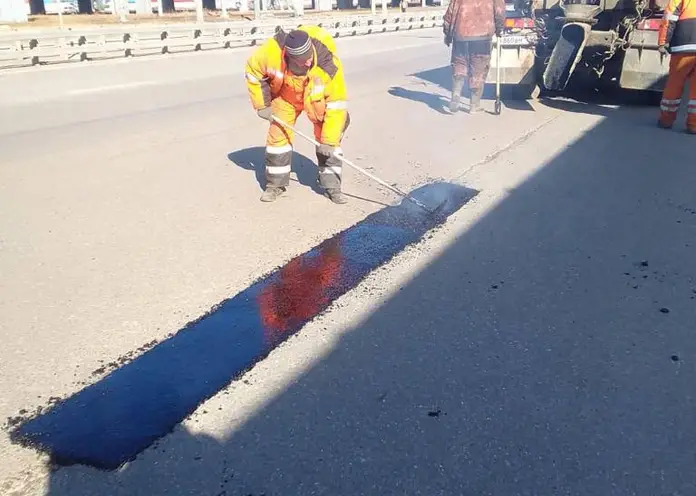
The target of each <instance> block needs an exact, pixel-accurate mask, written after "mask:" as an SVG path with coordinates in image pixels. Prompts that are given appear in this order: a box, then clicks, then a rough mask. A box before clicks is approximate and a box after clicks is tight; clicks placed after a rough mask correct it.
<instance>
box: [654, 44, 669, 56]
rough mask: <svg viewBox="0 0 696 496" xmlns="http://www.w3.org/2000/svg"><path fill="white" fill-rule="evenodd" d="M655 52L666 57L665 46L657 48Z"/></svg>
mask: <svg viewBox="0 0 696 496" xmlns="http://www.w3.org/2000/svg"><path fill="white" fill-rule="evenodd" d="M657 51H658V52H660V53H661V54H662V55H667V54H668V53H669V51H668V50H667V45H660V46H659V47H657Z"/></svg>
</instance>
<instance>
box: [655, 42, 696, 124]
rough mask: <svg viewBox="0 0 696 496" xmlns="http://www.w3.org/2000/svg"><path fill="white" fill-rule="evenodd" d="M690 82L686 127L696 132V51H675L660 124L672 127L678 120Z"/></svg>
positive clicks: (661, 106) (663, 96)
mask: <svg viewBox="0 0 696 496" xmlns="http://www.w3.org/2000/svg"><path fill="white" fill-rule="evenodd" d="M687 83H688V84H689V103H688V105H687V117H686V128H687V130H688V131H689V132H690V133H694V134H696V53H681V54H680V53H673V54H672V55H671V59H670V62H669V76H668V77H667V84H666V86H665V90H664V92H663V94H662V102H661V103H660V110H661V112H660V126H662V127H665V128H670V127H672V126H673V125H674V122H675V121H676V120H677V112H678V111H679V106H680V105H681V103H682V94H683V93H684V87H685V86H686V84H687Z"/></svg>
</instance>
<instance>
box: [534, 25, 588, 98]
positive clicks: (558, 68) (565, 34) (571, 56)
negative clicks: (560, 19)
mask: <svg viewBox="0 0 696 496" xmlns="http://www.w3.org/2000/svg"><path fill="white" fill-rule="evenodd" d="M591 29H592V27H591V26H590V25H589V24H587V23H585V22H569V23H567V24H565V25H564V26H563V28H561V35H560V38H559V39H558V42H557V43H556V45H555V46H554V47H553V51H552V52H551V56H550V57H549V62H548V64H547V66H546V68H545V69H544V76H543V81H544V86H545V87H546V88H547V89H549V90H555V91H560V90H563V89H565V87H566V85H567V84H568V81H569V80H570V77H571V76H572V75H573V71H575V66H576V65H577V64H578V62H579V61H580V59H581V57H582V52H583V50H584V49H585V43H587V38H588V36H589V33H590V31H591Z"/></svg>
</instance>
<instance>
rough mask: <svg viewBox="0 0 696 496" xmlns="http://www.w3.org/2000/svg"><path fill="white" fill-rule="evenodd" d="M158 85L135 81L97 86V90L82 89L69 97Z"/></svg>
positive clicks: (70, 92) (72, 91) (73, 91)
mask: <svg viewBox="0 0 696 496" xmlns="http://www.w3.org/2000/svg"><path fill="white" fill-rule="evenodd" d="M155 84H158V83H157V81H134V82H132V83H122V84H112V85H109V86H97V87H95V88H82V89H79V90H71V91H68V94H69V95H85V94H89V93H102V92H105V91H114V90H127V89H130V88H139V87H141V86H152V85H155Z"/></svg>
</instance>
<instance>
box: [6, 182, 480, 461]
mask: <svg viewBox="0 0 696 496" xmlns="http://www.w3.org/2000/svg"><path fill="white" fill-rule="evenodd" d="M477 194H478V191H475V190H472V189H469V188H466V187H464V186H459V185H455V184H452V183H433V184H428V185H425V186H422V187H420V188H418V189H417V190H415V191H414V192H413V193H412V195H413V196H414V197H415V198H417V199H419V200H420V201H422V202H423V203H425V204H426V205H431V206H433V207H435V206H439V205H442V208H441V210H440V213H439V215H438V216H437V217H432V216H430V215H428V214H427V213H426V212H424V211H423V210H421V209H419V208H418V207H416V206H414V205H413V204H412V203H410V202H408V201H403V202H402V203H400V204H399V205H396V206H390V207H386V208H384V209H381V210H379V211H377V212H375V213H373V214H371V215H369V216H368V217H367V218H365V219H364V220H362V221H361V222H359V223H357V224H355V225H354V226H352V227H349V228H348V229H346V230H344V231H342V232H340V233H338V234H336V235H335V236H333V237H331V238H329V239H327V240H325V241H324V242H322V243H321V244H319V245H318V246H316V247H315V248H313V249H311V250H309V251H308V252H306V253H304V254H302V255H299V256H297V257H296V258H294V259H292V260H291V261H290V262H288V263H287V264H285V265H284V266H282V267H280V268H278V269H276V270H275V271H273V272H271V273H270V274H268V275H266V276H264V277H262V278H261V279H259V280H258V281H256V282H255V283H253V284H251V285H250V286H249V287H248V288H246V289H245V290H243V291H242V292H240V293H238V294H237V295H235V296H234V297H232V298H229V299H227V300H224V301H223V302H221V303H220V304H218V305H216V306H215V307H213V308H212V309H211V310H210V312H209V313H207V314H206V315H204V316H203V317H201V318H199V319H197V320H195V321H193V322H190V323H189V324H187V325H186V326H184V327H183V328H182V329H181V330H180V331H178V332H177V333H176V334H174V335H173V336H172V337H170V338H168V339H166V340H164V341H162V342H160V343H158V344H157V345H155V346H154V347H152V348H151V349H149V350H148V351H146V352H145V353H143V354H142V355H140V356H138V357H137V358H135V359H134V360H133V361H131V362H129V363H126V364H124V365H122V366H121V367H119V368H117V369H116V370H114V371H113V372H111V373H110V374H108V375H107V376H105V377H103V378H102V379H101V380H99V381H98V382H96V383H94V384H92V385H90V386H87V387H85V388H84V389H82V390H81V391H79V392H77V393H75V394H74V395H72V396H70V397H69V398H66V399H65V400H61V401H59V402H57V403H55V404H54V405H52V406H51V407H50V408H49V409H46V410H43V411H40V413H39V414H38V415H37V416H35V417H33V418H29V419H26V420H24V421H23V422H21V423H19V424H18V425H17V426H16V427H15V428H14V429H12V431H11V433H10V437H11V439H12V441H13V442H15V443H19V444H22V445H24V446H28V447H33V448H36V449H38V450H39V451H43V452H45V453H47V454H48V455H49V456H50V457H51V461H52V463H54V464H57V465H72V464H84V465H88V466H92V467H95V468H99V469H107V470H113V469H116V468H118V467H119V466H121V465H123V464H124V463H126V462H128V461H131V460H133V459H134V458H135V457H136V456H137V455H138V454H139V453H140V452H141V451H143V450H144V449H146V448H147V447H148V446H150V445H151V444H152V443H153V442H155V441H156V440H157V439H159V438H161V437H163V436H165V435H166V434H168V433H170V432H171V431H172V430H173V429H174V428H175V427H176V425H177V424H179V423H180V422H181V421H182V420H184V419H185V418H186V417H187V416H188V415H190V414H191V413H192V412H193V411H194V410H195V409H196V408H197V407H198V405H200V404H201V403H202V402H203V401H205V400H207V399H208V398H210V397H211V396H213V395H215V394H216V393H217V392H218V391H220V390H221V389H222V388H224V387H225V386H227V385H228V384H229V383H230V382H231V381H233V380H234V379H235V378H237V377H239V376H240V375H242V374H243V373H244V372H246V371H247V370H249V369H250V368H251V367H253V365H254V364H255V363H257V362H258V361H259V360H261V359H263V358H264V357H266V356H267V355H268V354H269V353H270V351H271V350H273V349H274V348H275V347H276V346H278V345H279V344H280V343H282V342H283V341H285V340H286V339H287V338H288V337H290V336H292V335H293V334H295V333H296V332H297V331H299V330H300V329H301V328H302V327H303V326H304V325H305V324H306V323H307V322H309V321H310V320H312V319H313V318H315V317H316V316H317V315H319V314H321V313H323V312H324V311H326V310H327V308H329V306H330V305H331V304H332V303H333V301H334V300H336V299H337V298H338V297H340V296H342V295H343V294H345V293H346V292H347V291H349V290H351V289H353V288H354V287H355V286H357V285H358V284H359V283H360V282H361V281H362V280H363V279H365V277H366V276H367V275H368V274H370V273H371V272H372V271H373V270H374V269H377V268H378V267H380V266H382V265H384V264H385V263H387V262H389V261H390V260H391V259H392V258H393V257H394V256H395V255H397V254H398V253H399V252H401V251H402V250H403V249H404V248H406V247H407V246H409V245H411V244H413V243H415V242H417V241H419V240H420V239H421V238H422V237H423V235H425V234H426V233H427V232H428V231H430V230H431V229H433V228H436V227H438V226H440V225H442V224H443V223H444V222H445V221H446V220H447V218H448V217H449V216H450V215H452V214H453V213H454V212H456V211H457V210H459V209H460V208H461V207H462V206H464V205H465V204H466V203H467V202H468V201H470V200H471V199H472V198H474V197H475V196H476V195H477Z"/></svg>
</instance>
